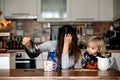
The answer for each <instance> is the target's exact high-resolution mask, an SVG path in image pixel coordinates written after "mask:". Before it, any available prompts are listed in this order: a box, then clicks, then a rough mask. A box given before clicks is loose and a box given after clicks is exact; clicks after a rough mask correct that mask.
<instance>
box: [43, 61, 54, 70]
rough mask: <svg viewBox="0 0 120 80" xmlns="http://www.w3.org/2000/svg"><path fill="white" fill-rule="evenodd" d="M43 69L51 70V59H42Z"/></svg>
mask: <svg viewBox="0 0 120 80" xmlns="http://www.w3.org/2000/svg"><path fill="white" fill-rule="evenodd" d="M44 71H53V62H52V61H44Z"/></svg>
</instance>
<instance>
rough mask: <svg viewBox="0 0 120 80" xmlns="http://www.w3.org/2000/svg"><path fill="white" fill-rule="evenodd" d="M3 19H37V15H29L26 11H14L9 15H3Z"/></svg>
mask: <svg viewBox="0 0 120 80" xmlns="http://www.w3.org/2000/svg"><path fill="white" fill-rule="evenodd" d="M4 18H5V19H37V16H33V15H29V14H28V13H26V14H25V13H14V14H11V15H9V16H4Z"/></svg>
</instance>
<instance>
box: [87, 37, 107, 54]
mask: <svg viewBox="0 0 120 80" xmlns="http://www.w3.org/2000/svg"><path fill="white" fill-rule="evenodd" d="M89 43H92V44H93V45H96V46H97V47H98V50H99V53H101V55H104V54H105V52H106V43H105V41H104V39H103V38H102V37H100V36H93V37H91V38H90V39H89V40H88V41H87V42H86V45H87V46H88V44H89Z"/></svg>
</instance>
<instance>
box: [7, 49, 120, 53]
mask: <svg viewBox="0 0 120 80" xmlns="http://www.w3.org/2000/svg"><path fill="white" fill-rule="evenodd" d="M24 51H25V50H24V49H21V50H17V49H15V50H7V52H8V53H15V52H24ZM81 51H85V49H81ZM108 51H110V52H111V53H120V50H117V49H116V50H114V49H113V50H112V49H108Z"/></svg>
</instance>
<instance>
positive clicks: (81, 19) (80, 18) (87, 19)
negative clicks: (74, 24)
mask: <svg viewBox="0 0 120 80" xmlns="http://www.w3.org/2000/svg"><path fill="white" fill-rule="evenodd" d="M76 20H94V18H76Z"/></svg>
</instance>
